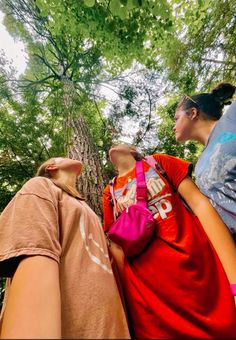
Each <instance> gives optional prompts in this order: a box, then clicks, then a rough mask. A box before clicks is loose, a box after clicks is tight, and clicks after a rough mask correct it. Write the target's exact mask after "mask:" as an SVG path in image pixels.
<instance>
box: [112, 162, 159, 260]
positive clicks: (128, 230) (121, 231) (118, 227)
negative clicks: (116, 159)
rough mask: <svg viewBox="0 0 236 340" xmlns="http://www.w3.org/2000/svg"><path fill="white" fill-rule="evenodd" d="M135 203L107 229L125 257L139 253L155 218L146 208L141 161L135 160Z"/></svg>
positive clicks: (148, 239)
mask: <svg viewBox="0 0 236 340" xmlns="http://www.w3.org/2000/svg"><path fill="white" fill-rule="evenodd" d="M114 181H115V178H114V179H113V180H112V183H111V186H110V190H111V195H112V199H113V203H114V216H115V218H116V216H117V209H116V200H115V197H114V188H113V185H114ZM136 181H137V187H136V204H133V205H131V206H130V207H128V208H126V209H125V210H124V211H123V212H122V213H121V214H120V216H119V217H118V218H117V220H116V221H115V222H114V223H113V224H112V226H111V227H110V229H109V231H108V237H109V238H110V239H111V240H112V241H114V242H115V243H117V244H118V245H119V246H121V248H122V249H123V251H124V254H125V255H126V256H127V257H130V256H137V255H138V254H140V253H141V252H142V251H143V250H144V249H145V247H146V246H147V244H148V243H149V241H150V240H151V238H152V236H153V233H154V230H155V224H156V222H155V219H154V217H153V216H152V213H151V212H150V211H149V210H148V208H147V186H146V182H145V176H144V171H143V163H142V161H137V162H136Z"/></svg>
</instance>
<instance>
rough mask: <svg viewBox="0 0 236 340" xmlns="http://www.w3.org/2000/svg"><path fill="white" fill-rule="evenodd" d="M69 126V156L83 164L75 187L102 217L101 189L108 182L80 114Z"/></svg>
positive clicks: (96, 150)
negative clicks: (70, 132) (70, 144)
mask: <svg viewBox="0 0 236 340" xmlns="http://www.w3.org/2000/svg"><path fill="white" fill-rule="evenodd" d="M70 123H71V127H72V129H73V133H74V139H73V144H72V147H71V149H70V151H69V157H70V158H75V159H78V160H81V161H82V162H83V164H84V166H83V171H82V173H81V175H80V177H79V180H78V183H77V188H78V191H79V193H81V195H82V196H83V197H84V198H85V200H86V202H87V203H88V204H89V206H90V207H91V208H92V209H93V210H94V211H95V212H96V214H97V215H98V216H99V217H100V218H102V200H101V198H102V191H103V189H104V187H105V185H106V183H107V182H108V179H107V178H106V177H105V174H104V171H103V165H102V162H101V158H100V155H99V152H98V149H97V147H96V145H94V142H93V140H92V136H91V134H90V131H89V129H88V127H87V124H86V122H85V119H84V117H83V116H82V115H80V117H79V118H77V119H73V120H72V121H71V122H70Z"/></svg>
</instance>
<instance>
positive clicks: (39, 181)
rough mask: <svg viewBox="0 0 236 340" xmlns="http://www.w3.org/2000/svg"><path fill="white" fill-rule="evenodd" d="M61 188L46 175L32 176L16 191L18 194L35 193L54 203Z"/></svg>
mask: <svg viewBox="0 0 236 340" xmlns="http://www.w3.org/2000/svg"><path fill="white" fill-rule="evenodd" d="M61 191H62V190H61V189H60V188H58V187H57V186H56V185H55V184H53V182H52V181H51V180H50V179H49V178H46V177H34V178H31V179H30V180H28V181H27V182H26V183H25V184H24V185H23V187H22V188H21V189H20V191H18V194H19V195H36V196H38V197H40V198H43V199H47V200H49V201H52V202H53V203H55V201H57V200H58V199H59V196H60V194H61Z"/></svg>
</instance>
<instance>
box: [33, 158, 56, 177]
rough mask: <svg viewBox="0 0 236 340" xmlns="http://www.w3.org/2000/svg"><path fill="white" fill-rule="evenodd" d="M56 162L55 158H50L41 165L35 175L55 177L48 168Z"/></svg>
mask: <svg viewBox="0 0 236 340" xmlns="http://www.w3.org/2000/svg"><path fill="white" fill-rule="evenodd" d="M55 163H56V161H55V158H50V159H48V160H47V161H46V162H44V163H43V164H41V165H40V167H39V168H38V170H37V172H36V175H35V176H40V177H47V178H52V177H53V176H52V172H51V171H48V170H47V169H46V168H47V166H48V165H51V164H55Z"/></svg>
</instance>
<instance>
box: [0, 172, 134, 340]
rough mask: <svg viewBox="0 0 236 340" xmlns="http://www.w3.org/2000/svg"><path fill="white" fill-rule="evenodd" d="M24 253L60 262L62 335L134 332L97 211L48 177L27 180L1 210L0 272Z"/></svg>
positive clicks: (101, 335) (107, 335) (126, 334)
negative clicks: (120, 293)
mask: <svg viewBox="0 0 236 340" xmlns="http://www.w3.org/2000/svg"><path fill="white" fill-rule="evenodd" d="M20 255H27V256H29V255H42V256H48V257H50V258H52V259H54V260H55V261H57V262H58V264H59V268H60V287H61V300H62V302H61V304H62V306H61V310H62V338H71V339H72V338H73V339H85V338H87V339H95V338H97V339H108V338H110V339H111V338H112V339H117V338H119V339H127V338H130V336H129V332H128V327H127V322H126V318H125V313H124V311H123V308H122V303H121V300H120V296H119V292H118V289H117V286H116V283H115V279H114V275H113V272H112V268H111V264H110V260H109V256H108V250H107V246H106V240H105V237H104V234H103V230H102V226H101V224H100V221H99V219H98V217H97V215H96V214H95V213H94V212H93V211H92V210H91V209H90V208H89V206H88V205H87V204H86V203H85V202H84V201H82V200H79V199H77V198H75V197H73V196H71V195H69V194H68V193H67V192H65V191H64V190H62V189H61V188H60V187H58V186H56V185H55V184H54V183H53V182H52V181H51V180H50V179H47V178H43V177H35V178H33V179H31V180H29V181H28V182H27V183H26V184H25V185H24V186H23V187H22V189H21V190H20V191H19V192H18V193H17V194H16V196H15V197H14V198H13V199H12V201H11V202H10V203H9V204H8V206H7V207H6V208H5V210H4V211H3V213H2V214H1V217H0V275H3V274H4V275H7V271H8V269H9V274H8V275H10V272H11V270H12V269H11V264H12V263H13V262H14V261H15V259H16V258H17V257H18V256H20ZM3 261H5V262H3ZM42 275H43V273H42ZM6 303H7V301H6Z"/></svg>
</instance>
